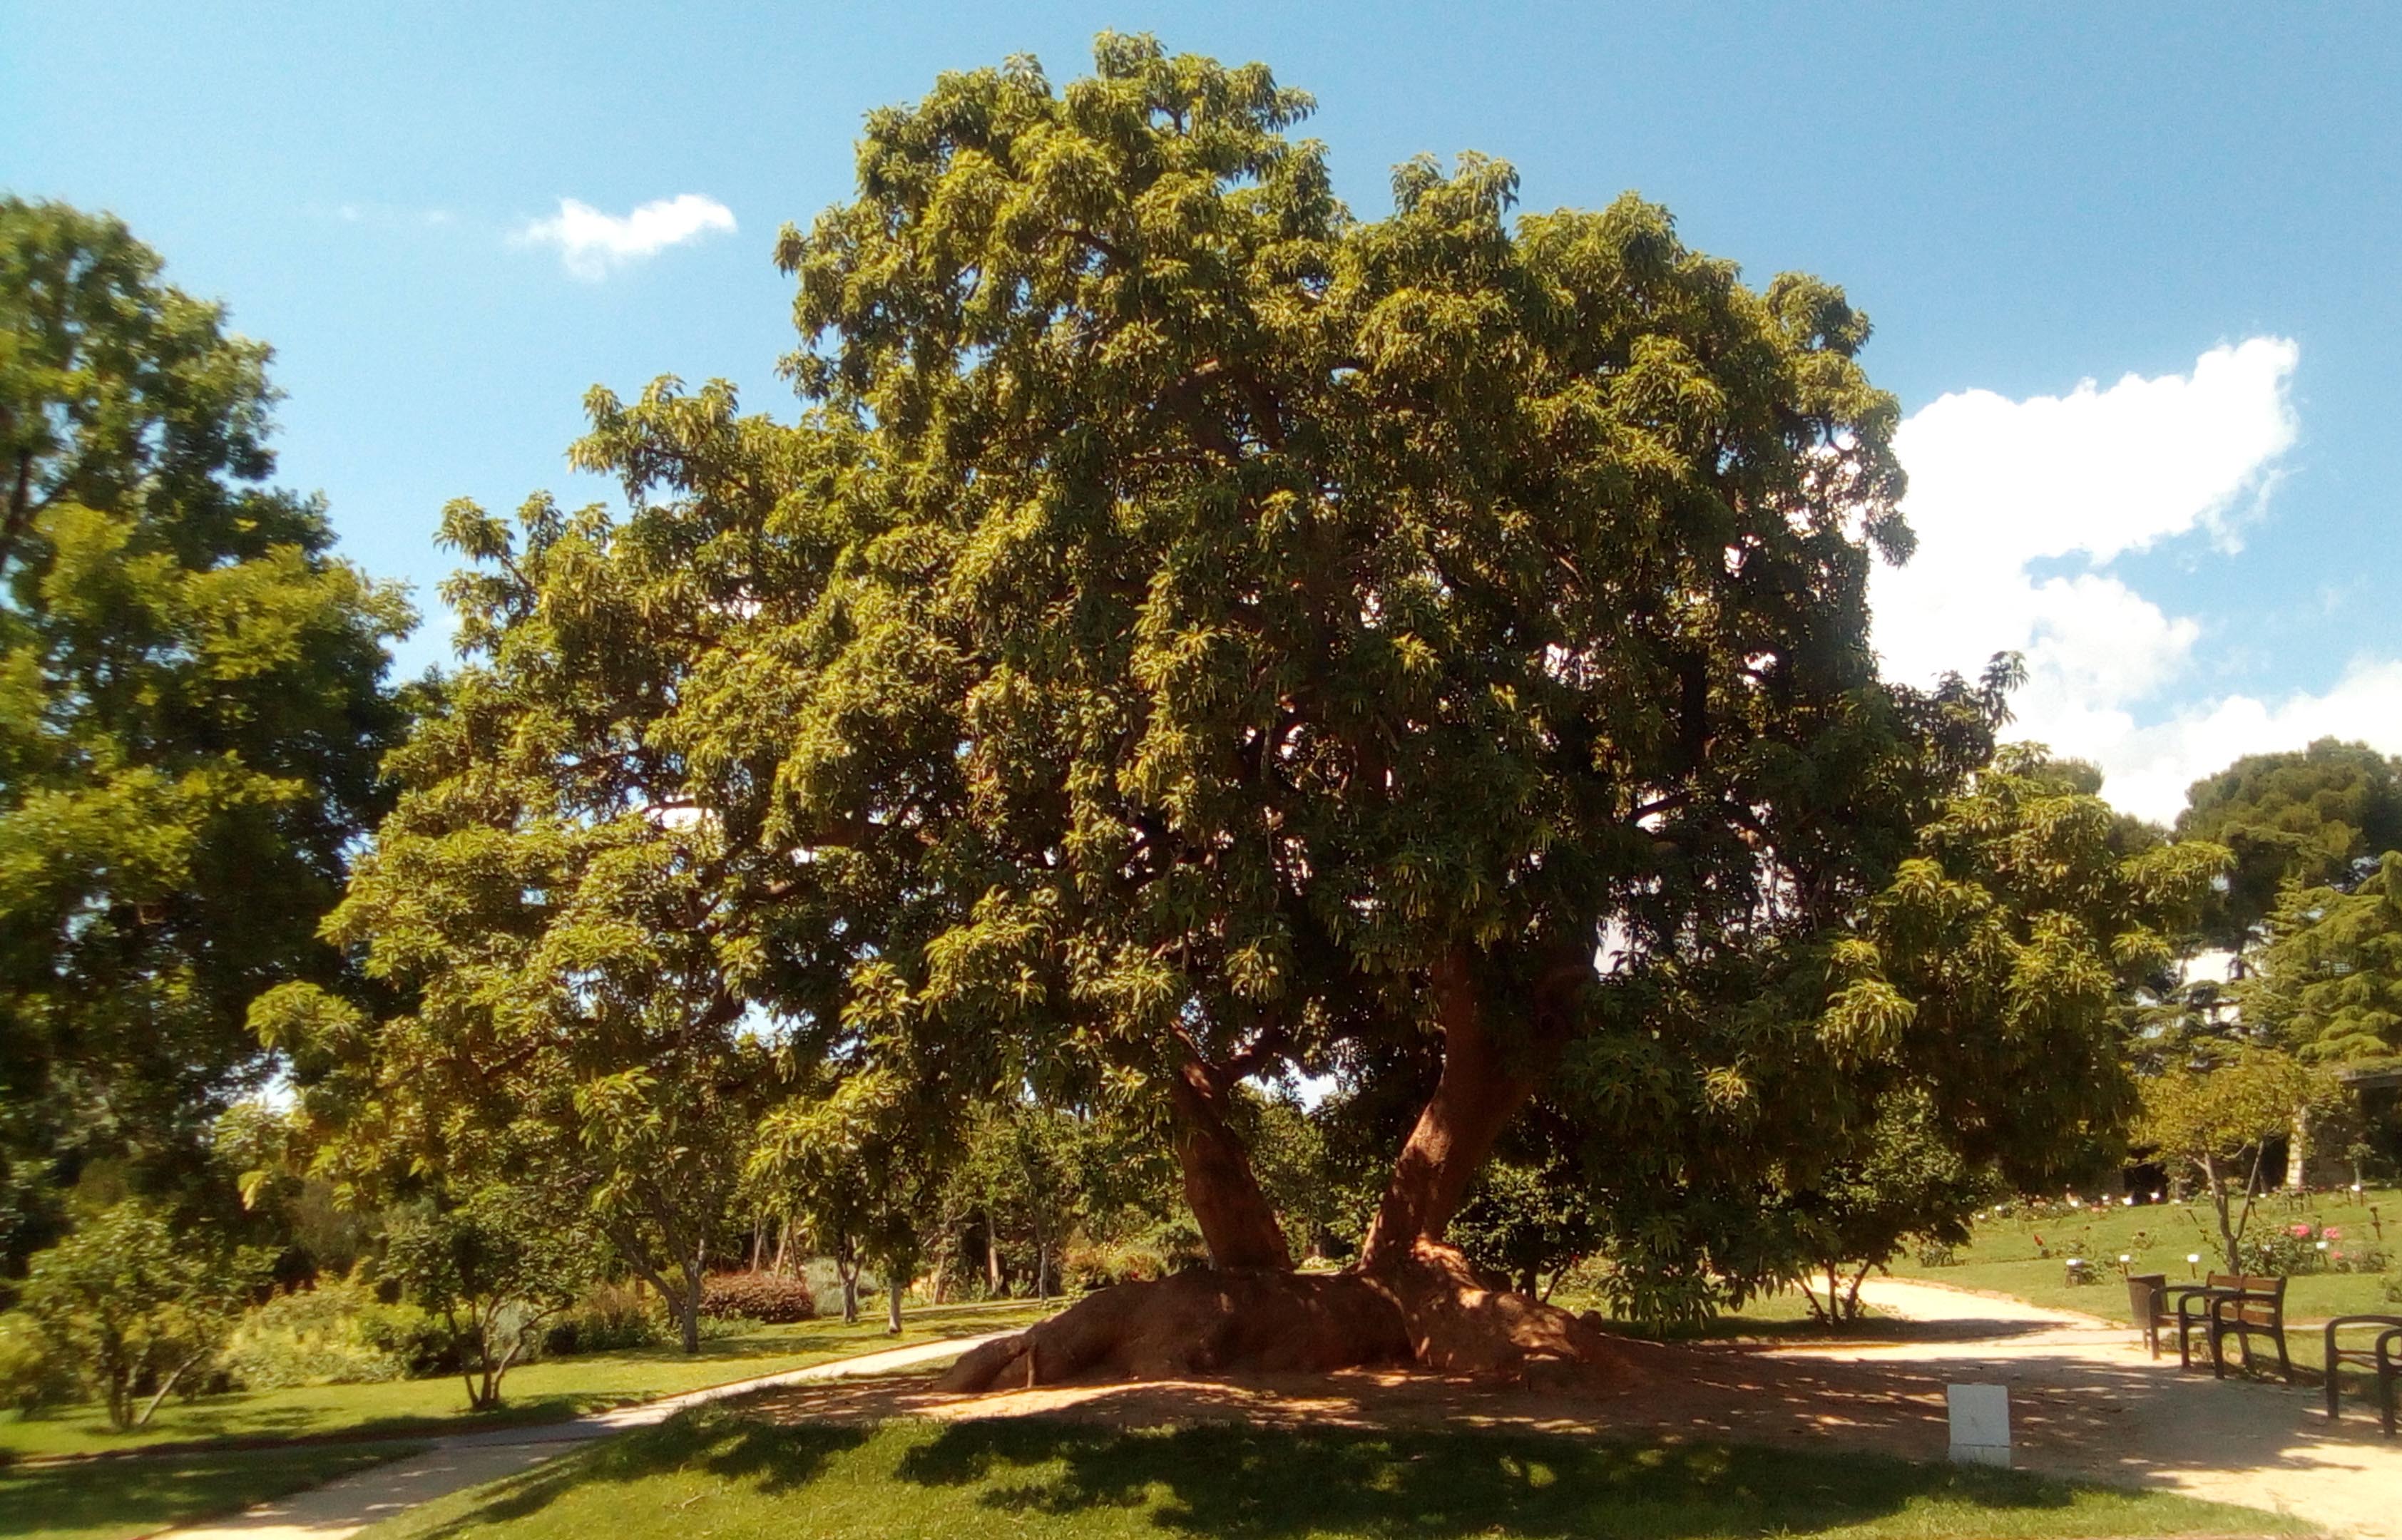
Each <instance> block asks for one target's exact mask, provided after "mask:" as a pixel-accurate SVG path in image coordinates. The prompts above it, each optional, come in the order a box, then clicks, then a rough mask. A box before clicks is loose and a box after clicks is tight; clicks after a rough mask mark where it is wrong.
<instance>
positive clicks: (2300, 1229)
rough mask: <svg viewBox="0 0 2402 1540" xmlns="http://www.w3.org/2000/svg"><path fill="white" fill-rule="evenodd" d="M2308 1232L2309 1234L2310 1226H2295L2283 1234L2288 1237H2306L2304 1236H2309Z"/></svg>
mask: <svg viewBox="0 0 2402 1540" xmlns="http://www.w3.org/2000/svg"><path fill="white" fill-rule="evenodd" d="M2310 1232H2311V1227H2310V1226H2308V1225H2296V1226H2295V1227H2294V1228H2293V1229H2291V1230H2289V1231H2285V1233H2286V1234H2288V1235H2305V1236H2306V1235H2308V1234H2310Z"/></svg>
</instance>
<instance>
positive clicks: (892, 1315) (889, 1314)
mask: <svg viewBox="0 0 2402 1540" xmlns="http://www.w3.org/2000/svg"><path fill="white" fill-rule="evenodd" d="M884 1331H885V1335H887V1336H890V1337H898V1336H900V1335H901V1280H900V1279H898V1278H887V1279H885V1280H884Z"/></svg>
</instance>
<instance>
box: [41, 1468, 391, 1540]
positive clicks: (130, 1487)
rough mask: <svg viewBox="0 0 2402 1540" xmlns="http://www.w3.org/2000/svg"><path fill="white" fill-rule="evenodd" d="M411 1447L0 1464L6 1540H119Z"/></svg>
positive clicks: (240, 1504)
mask: <svg viewBox="0 0 2402 1540" xmlns="http://www.w3.org/2000/svg"><path fill="white" fill-rule="evenodd" d="M418 1447H419V1446H417V1445H413V1444H372V1445H358V1444H343V1445H326V1446H320V1447H317V1448H312V1449H285V1450H252V1451H234V1452H219V1453H214V1454H184V1455H159V1456H157V1457H153V1458H145V1459H139V1460H112V1461H109V1462H107V1463H106V1464H98V1465H91V1464H75V1465H15V1466H9V1465H0V1536H5V1537H6V1540H127V1537H128V1536H131V1535H136V1534H147V1533H150V1532H152V1531H153V1530H157V1529H160V1528H163V1527H165V1526H166V1525H169V1524H175V1523H185V1522H188V1521H191V1520H193V1519H207V1518H211V1517H214V1516H215V1515H218V1514H225V1513H232V1512H235V1511H237V1510H239V1509H242V1508H246V1507H248V1506H250V1505H252V1504H253V1503H263V1502H265V1501H267V1500H268V1499H269V1498H270V1497H281V1496H283V1494H284V1493H285V1492H298V1491H300V1490H301V1489H302V1488H304V1487H313V1486H315V1485H317V1484H318V1483H319V1482H321V1481H330V1480H332V1479H334V1478H336V1477H338V1476H348V1475H350V1474H351V1473H352V1471H355V1470H362V1469H365V1468H366V1466H368V1465H372V1464H378V1463H379V1462H380V1461H384V1460H391V1459H395V1458H397V1457H398V1456H400V1455H404V1454H409V1453H413V1452H415V1451H416V1450H417V1448H418Z"/></svg>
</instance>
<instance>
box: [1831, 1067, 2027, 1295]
mask: <svg viewBox="0 0 2402 1540" xmlns="http://www.w3.org/2000/svg"><path fill="white" fill-rule="evenodd" d="M1934 1124H1935V1109H1934V1107H1933V1105H1932V1104H1931V1103H1930V1102H1929V1101H1928V1099H1927V1098H1926V1095H1924V1094H1923V1093H1916V1092H1911V1093H1903V1094H1901V1095H1899V1096H1897V1097H1895V1098H1894V1099H1893V1100H1892V1101H1891V1102H1889V1103H1888V1104H1887V1105H1886V1107H1884V1110H1883V1112H1882V1114H1881V1115H1880V1116H1879V1118H1878V1120H1877V1121H1876V1123H1875V1125H1874V1127H1873V1128H1872V1129H1871V1133H1870V1136H1869V1139H1868V1147H1867V1148H1866V1150H1865V1152H1864V1153H1863V1154H1862V1155H1861V1156H1860V1157H1859V1158H1857V1159H1856V1160H1852V1161H1846V1162H1841V1163H1839V1164H1837V1165H1835V1166H1833V1167H1832V1168H1830V1169H1829V1171H1828V1172H1827V1173H1826V1174H1825V1175H1824V1176H1822V1177H1821V1179H1820V1180H1819V1181H1818V1183H1817V1184H1815V1187H1814V1188H1813V1189H1811V1190H1809V1191H1806V1192H1803V1193H1800V1194H1797V1195H1796V1196H1795V1197H1794V1198H1793V1199H1791V1200H1789V1201H1788V1203H1787V1205H1786V1207H1787V1211H1788V1214H1789V1216H1790V1217H1791V1219H1792V1221H1793V1234H1794V1237H1795V1240H1796V1242H1797V1243H1798V1249H1799V1251H1800V1254H1801V1255H1802V1257H1803V1258H1806V1259H1807V1261H1808V1262H1809V1265H1810V1272H1811V1274H1812V1275H1813V1276H1823V1277H1824V1278H1825V1279H1826V1281H1827V1292H1826V1297H1825V1298H1824V1299H1820V1298H1819V1296H1818V1295H1817V1293H1816V1292H1815V1290H1814V1289H1811V1288H1809V1287H1808V1286H1806V1285H1805V1287H1804V1290H1803V1292H1804V1294H1805V1296H1806V1297H1807V1298H1808V1299H1809V1301H1810V1309H1811V1313H1813V1314H1815V1316H1817V1317H1818V1319H1820V1320H1821V1321H1824V1322H1827V1323H1828V1324H1829V1325H1832V1324H1833V1323H1835V1322H1837V1321H1850V1320H1856V1319H1857V1318H1858V1316H1859V1313H1860V1285H1861V1284H1862V1283H1863V1282H1864V1281H1865V1280H1866V1279H1867V1277H1868V1275H1869V1273H1870V1272H1871V1271H1873V1270H1875V1269H1878V1268H1882V1267H1884V1265H1885V1264H1886V1263H1887V1262H1890V1261H1891V1260H1893V1258H1895V1257H1896V1256H1897V1255H1898V1254H1899V1253H1900V1251H1901V1249H1902V1248H1903V1247H1904V1246H1906V1245H1908V1244H1911V1243H1912V1241H1928V1242H1934V1243H1937V1244H1943V1245H1959V1244H1963V1243H1964V1242H1966V1241H1967V1239H1968V1217H1969V1216H1970V1215H1971V1214H1973V1213H1974V1212H1975V1211H1976V1210H1977V1209H1978V1208H1979V1207H1981V1206H1982V1205H1983V1204H1984V1203H1987V1202H1988V1201H1990V1200H1991V1199H1992V1197H1993V1196H1994V1183H1993V1182H1992V1180H1991V1179H1990V1178H1989V1177H1981V1176H1979V1175H1978V1173H1977V1172H1976V1170H1975V1169H1974V1168H1972V1167H1971V1166H1970V1165H1969V1164H1968V1162H1966V1161H1964V1160H1962V1159H1961V1158H1960V1155H1959V1153H1958V1151H1957V1150H1956V1149H1954V1148H1953V1146H1952V1144H1951V1143H1950V1142H1949V1141H1947V1140H1946V1139H1944V1138H1943V1137H1942V1136H1941V1133H1940V1130H1939V1129H1937V1128H1936V1127H1935V1126H1934Z"/></svg>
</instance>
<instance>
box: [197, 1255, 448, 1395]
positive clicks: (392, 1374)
mask: <svg viewBox="0 0 2402 1540" xmlns="http://www.w3.org/2000/svg"><path fill="white" fill-rule="evenodd" d="M392 1308H393V1307H391V1306H389V1305H382V1304H379V1303H377V1302H376V1298H375V1292H374V1290H372V1289H370V1288H368V1287H367V1286H366V1285H365V1284H361V1283H354V1282H352V1281H349V1280H345V1279H336V1280H333V1281H331V1282H324V1283H320V1284H319V1285H318V1286H316V1287H314V1288H307V1289H296V1290H294V1291H293V1292H291V1293H288V1294H278V1295H277V1296H275V1297H274V1298H273V1299H269V1300H268V1301H267V1302H266V1303H265V1304H263V1305H260V1306H259V1307H258V1308H257V1309H255V1310H253V1311H251V1312H250V1313H247V1314H245V1315H244V1316H243V1317H242V1324H241V1325H240V1326H238V1327H235V1328H234V1333H233V1340H232V1341H229V1342H228V1343H227V1344H226V1350H225V1354H224V1355H223V1357H221V1358H220V1359H219V1360H218V1363H219V1365H220V1367H222V1368H224V1369H225V1370H226V1371H227V1373H228V1375H230V1376H231V1377H232V1380H233V1382H234V1383H236V1384H238V1385H241V1386H242V1387H244V1388H245V1389H249V1390H283V1389H284V1388H286V1387H288V1386H292V1385H352V1384H370V1383H374V1382H380V1381H384V1380H397V1379H399V1378H400V1377H401V1376H402V1375H404V1374H406V1373H407V1370H408V1365H407V1362H406V1361H405V1360H404V1359H403V1358H402V1357H401V1356H400V1355H399V1354H396V1353H393V1351H391V1349H390V1348H388V1347H386V1346H383V1345H381V1344H380V1343H379V1342H378V1341H375V1339H374V1337H373V1335H371V1333H370V1331H369V1329H368V1327H367V1320H368V1317H370V1316H372V1315H376V1314H379V1313H384V1312H387V1311H390V1310H391V1309H392Z"/></svg>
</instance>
